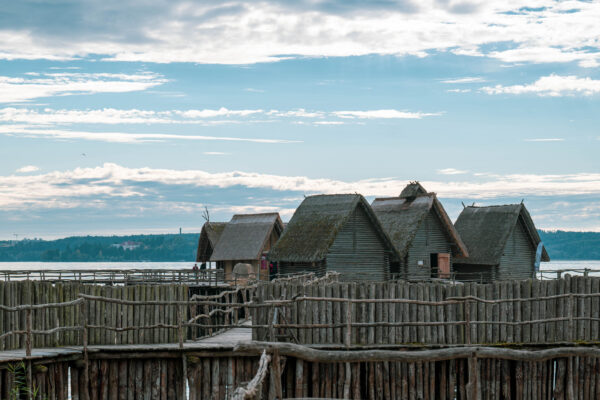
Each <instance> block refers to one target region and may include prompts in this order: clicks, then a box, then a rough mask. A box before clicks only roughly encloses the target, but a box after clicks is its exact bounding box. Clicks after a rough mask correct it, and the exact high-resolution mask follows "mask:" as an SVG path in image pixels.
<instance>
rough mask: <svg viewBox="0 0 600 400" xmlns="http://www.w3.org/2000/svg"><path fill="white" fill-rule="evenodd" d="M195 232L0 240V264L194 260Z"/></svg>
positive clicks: (196, 243) (196, 238)
mask: <svg viewBox="0 0 600 400" xmlns="http://www.w3.org/2000/svg"><path fill="white" fill-rule="evenodd" d="M199 235H200V234H199V233H188V234H182V235H130V236H74V237H68V238H64V239H58V240H40V239H34V240H29V239H24V240H20V241H16V242H13V241H0V261H194V260H195V259H196V247H197V245H198V237H199Z"/></svg>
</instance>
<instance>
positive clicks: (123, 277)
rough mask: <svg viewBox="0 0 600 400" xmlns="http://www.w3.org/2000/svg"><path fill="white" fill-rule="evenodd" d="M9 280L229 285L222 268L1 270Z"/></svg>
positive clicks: (2, 278)
mask: <svg viewBox="0 0 600 400" xmlns="http://www.w3.org/2000/svg"><path fill="white" fill-rule="evenodd" d="M0 280H3V281H5V282H11V281H22V280H35V281H46V282H81V283H91V284H109V285H136V284H175V283H176V284H192V285H195V284H198V285H212V286H218V285H225V284H228V283H229V282H228V281H226V280H225V273H224V271H223V270H222V269H199V270H193V269H192V268H189V269H147V268H146V269H126V270H116V269H102V270H99V269H74V270H66V269H61V270H49V269H44V270H0Z"/></svg>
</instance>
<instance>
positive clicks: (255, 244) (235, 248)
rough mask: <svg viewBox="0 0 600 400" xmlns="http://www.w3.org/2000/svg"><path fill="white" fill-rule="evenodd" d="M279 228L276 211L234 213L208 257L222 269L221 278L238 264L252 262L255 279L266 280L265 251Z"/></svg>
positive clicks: (273, 242)
mask: <svg viewBox="0 0 600 400" xmlns="http://www.w3.org/2000/svg"><path fill="white" fill-rule="evenodd" d="M282 231H283V223H282V222H281V218H280V217H279V214H278V213H265V214H237V215H234V216H233V218H231V221H229V222H228V223H227V224H226V225H225V228H224V229H223V233H222V234H221V237H220V238H219V241H218V242H217V244H216V246H215V249H214V251H213V253H212V256H211V257H210V260H211V261H214V262H217V263H218V264H217V265H219V266H222V268H223V269H224V270H225V279H226V280H231V279H232V278H233V274H232V272H233V267H234V266H235V265H236V264H238V263H245V264H250V265H252V267H253V269H254V274H255V276H256V277H257V278H258V279H263V280H268V279H269V268H268V265H267V258H266V254H267V252H268V251H269V250H270V249H271V247H272V246H273V245H274V244H275V243H276V242H277V240H278V239H279V236H281V233H282Z"/></svg>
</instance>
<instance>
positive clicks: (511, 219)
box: [454, 204, 550, 265]
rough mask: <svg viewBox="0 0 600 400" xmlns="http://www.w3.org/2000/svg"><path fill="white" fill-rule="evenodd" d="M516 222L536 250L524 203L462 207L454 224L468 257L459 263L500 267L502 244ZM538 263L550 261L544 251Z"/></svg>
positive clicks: (534, 232) (535, 236) (535, 235)
mask: <svg viewBox="0 0 600 400" xmlns="http://www.w3.org/2000/svg"><path fill="white" fill-rule="evenodd" d="M519 220H521V221H522V222H523V225H524V227H525V230H526V231H527V233H528V236H529V238H530V239H531V244H532V246H533V248H537V246H538V244H539V243H540V242H541V239H540V236H539V234H538V232H537V229H536V228H535V225H534V224H533V220H532V219H531V215H529V212H528V211H527V208H525V205H524V204H508V205H501V206H487V207H476V206H470V207H465V208H464V209H463V211H462V212H461V214H460V215H459V216H458V219H457V220H456V223H455V224H454V226H455V227H456V230H457V231H458V233H459V234H460V237H461V238H462V239H463V241H464V242H465V244H466V245H467V248H468V249H469V257H468V258H466V259H465V260H461V261H460V262H461V264H463V263H464V264H481V265H498V264H500V258H501V257H502V253H503V251H504V247H505V246H506V242H507V240H508V238H509V237H510V234H511V233H512V231H513V230H514V228H515V226H517V222H518V221H519ZM542 261H550V257H549V256H548V253H547V252H546V249H545V248H544V249H543V251H542Z"/></svg>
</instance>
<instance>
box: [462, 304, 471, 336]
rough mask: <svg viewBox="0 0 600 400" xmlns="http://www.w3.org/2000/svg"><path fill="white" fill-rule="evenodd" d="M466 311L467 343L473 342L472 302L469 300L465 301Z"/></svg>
mask: <svg viewBox="0 0 600 400" xmlns="http://www.w3.org/2000/svg"><path fill="white" fill-rule="evenodd" d="M463 307H464V312H465V340H466V343H467V344H471V304H470V303H469V300H467V301H465V302H463Z"/></svg>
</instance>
